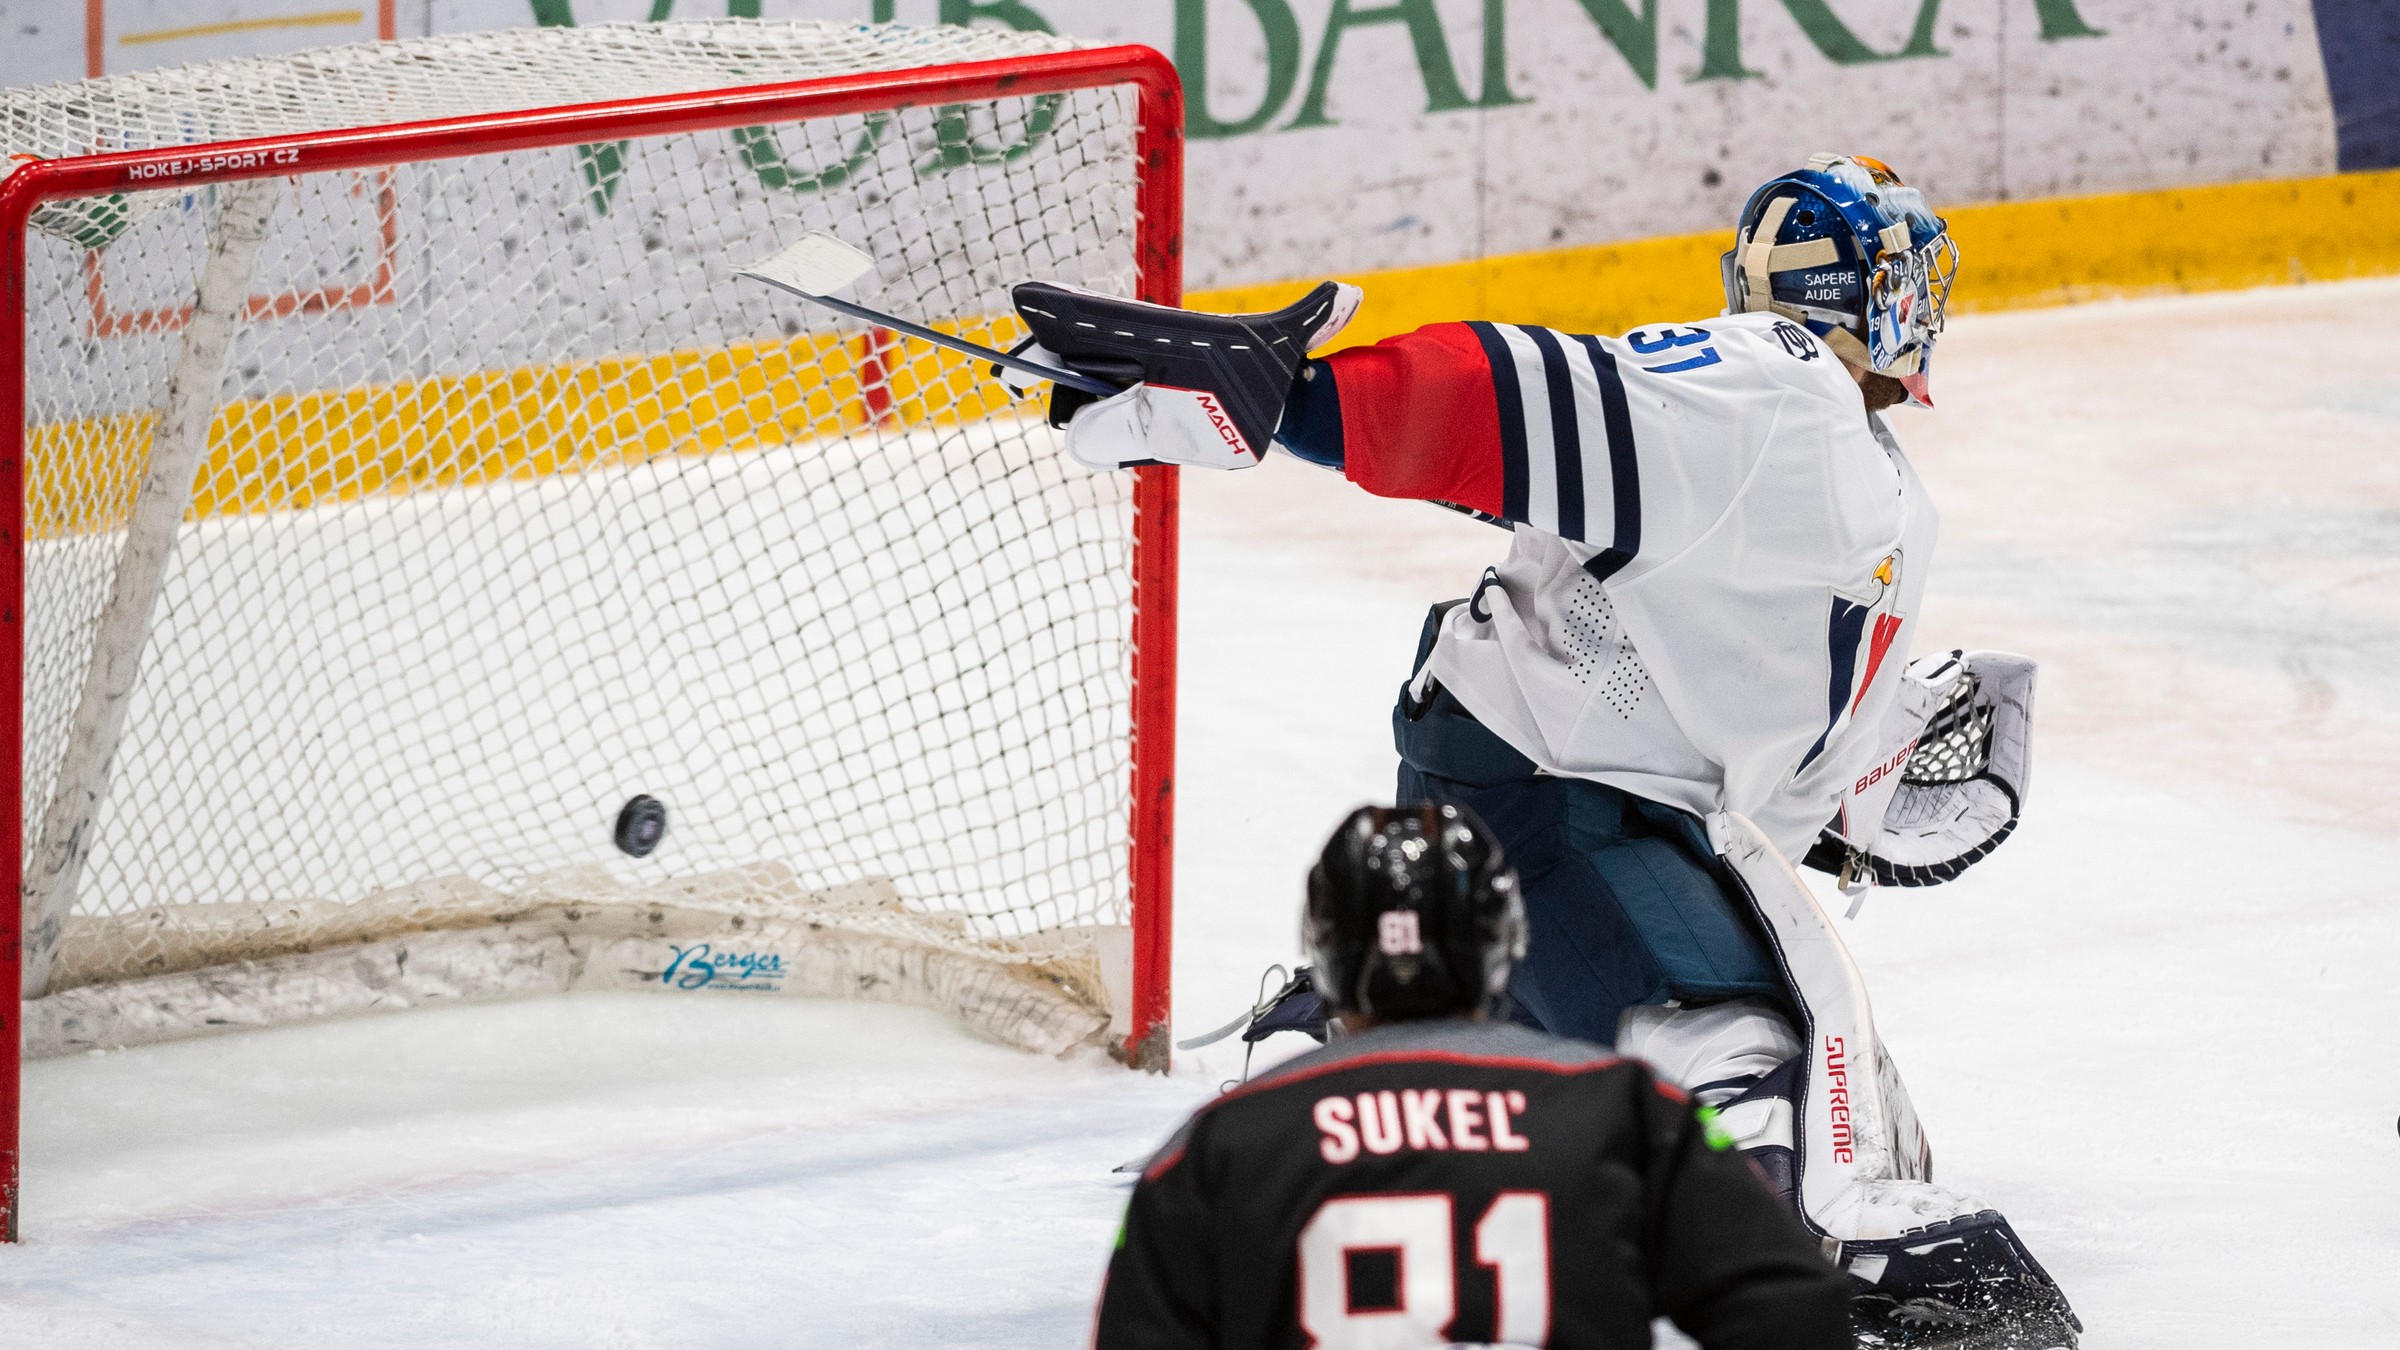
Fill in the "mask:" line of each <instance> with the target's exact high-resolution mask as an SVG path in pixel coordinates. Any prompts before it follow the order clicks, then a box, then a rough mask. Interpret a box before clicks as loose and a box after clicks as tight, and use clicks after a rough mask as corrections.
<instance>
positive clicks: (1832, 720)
mask: <svg viewBox="0 0 2400 1350" xmlns="http://www.w3.org/2000/svg"><path fill="white" fill-rule="evenodd" d="M1900 568H1901V560H1900V550H1898V549H1893V550H1892V551H1891V552H1889V553H1887V554H1885V555H1883V558H1882V560H1881V561H1879V562H1878V563H1876V565H1875V570H1874V571H1873V572H1871V573H1869V574H1868V575H1867V584H1866V585H1865V587H1863V588H1862V589H1861V590H1860V591H1859V592H1857V593H1855V594H1851V593H1846V592H1844V591H1841V590H1838V589H1837V590H1835V591H1834V592H1833V600H1832V607H1831V609H1830V610H1829V612H1828V614H1827V616H1826V622H1825V651H1826V657H1827V667H1828V669H1827V672H1826V673H1827V676H1828V679H1827V683H1826V690H1825V729H1824V730H1823V731H1822V732H1819V733H1818V734H1817V741H1816V744H1814V745H1811V746H1810V747H1808V753H1807V754H1806V755H1804V756H1802V757H1801V760H1800V768H1801V769H1806V768H1807V767H1808V766H1809V765H1810V764H1812V763H1815V762H1816V758H1817V756H1819V755H1821V754H1823V753H1825V746H1826V744H1827V743H1828V742H1830V741H1832V739H1833V738H1834V736H1835V735H1836V734H1837V733H1839V732H1840V731H1841V730H1842V728H1843V727H1844V726H1846V725H1848V723H1849V721H1850V718H1851V716H1852V715H1853V714H1855V713H1857V711H1858V707H1859V705H1860V704H1862V703H1864V702H1866V701H1867V690H1869V689H1871V688H1873V687H1874V685H1875V677H1876V676H1877V675H1878V674H1881V673H1882V671H1883V665H1884V658H1885V657H1887V656H1890V655H1891V652H1892V643H1893V642H1894V641H1895V640H1897V639H1898V638H1899V636H1900V626H1901V624H1902V623H1903V622H1905V616H1903V615H1902V614H1900V613H1899V612H1898V610H1897V608H1896V606H1897V605H1898V603H1899V596H1900ZM1795 772H1797V770H1795Z"/></svg>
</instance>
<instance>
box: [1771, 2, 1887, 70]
mask: <svg viewBox="0 0 2400 1350" xmlns="http://www.w3.org/2000/svg"><path fill="white" fill-rule="evenodd" d="M1783 7H1784V8H1785V9H1786V10H1789V11H1790V12H1791V16H1792V20H1793V22H1795V23H1797V24H1799V25H1800V31H1801V32H1803V33H1806V34H1807V35H1808V40H1809V41H1810V42H1813V43H1815V44H1816V47H1817V50H1818V51H1821V52H1823V53H1825V59H1826V60H1828V61H1831V62H1833V63H1834V64H1835V65H1837V66H1863V65H1866V64H1868V63H1869V62H1873V61H1889V60H1892V59H1893V58H1891V57H1889V56H1886V55H1884V54H1883V53H1882V52H1879V51H1877V50H1875V49H1874V48H1873V47H1870V46H1868V45H1867V44H1866V43H1864V42H1861V41H1859V40H1858V34H1856V33H1853V32H1851V31H1850V26H1849V25H1848V24H1846V23H1843V22H1842V18H1841V16H1840V15H1838V14H1836V13H1834V12H1833V6H1831V5H1828V4H1826V3H1825V0H1783Z"/></svg>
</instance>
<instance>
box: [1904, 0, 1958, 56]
mask: <svg viewBox="0 0 2400 1350" xmlns="http://www.w3.org/2000/svg"><path fill="white" fill-rule="evenodd" d="M1941 12H1942V0H1925V3H1924V4H1922V5H1919V6H1918V7H1917V26H1916V27H1914V28H1912V29H1910V30H1909V32H1908V45H1907V46H1905V47H1902V48H1901V49H1900V51H1899V53H1898V55H1900V56H1905V57H1918V56H1948V55H1949V54H1950V53H1948V52H1946V51H1943V50H1942V49H1941V48H1939V47H1937V46H1935V45H1934V44H1933V24H1934V20H1935V19H1936V18H1938V17H1940V15H1941Z"/></svg>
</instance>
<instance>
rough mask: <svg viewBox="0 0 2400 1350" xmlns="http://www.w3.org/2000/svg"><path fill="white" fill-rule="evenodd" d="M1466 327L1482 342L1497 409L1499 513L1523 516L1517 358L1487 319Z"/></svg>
mask: <svg viewBox="0 0 2400 1350" xmlns="http://www.w3.org/2000/svg"><path fill="white" fill-rule="evenodd" d="M1467 327H1468V328H1470V329H1472V330H1473V331H1474V333H1475V340H1476V341H1477V342H1480V343H1482V344H1483V360H1484V364H1486V365H1488V366H1490V367H1491V368H1492V402H1493V403H1495V404H1497V405H1498V407H1499V411H1500V514H1501V515H1504V516H1506V517H1508V518H1509V519H1510V520H1523V519H1525V517H1526V515H1527V514H1528V513H1529V512H1530V511H1531V510H1532V507H1531V505H1530V501H1531V493H1530V492H1529V491H1528V490H1527V482H1528V470H1527V468H1526V464H1525V392H1524V390H1523V389H1522V388H1520V387H1519V386H1518V384H1517V358H1516V355H1515V354H1514V353H1512V352H1510V351H1509V349H1508V339H1506V338H1504V337H1502V336H1500V330H1498V329H1496V328H1494V327H1492V326H1491V325H1490V324H1488V323H1470V324H1468V325H1467Z"/></svg>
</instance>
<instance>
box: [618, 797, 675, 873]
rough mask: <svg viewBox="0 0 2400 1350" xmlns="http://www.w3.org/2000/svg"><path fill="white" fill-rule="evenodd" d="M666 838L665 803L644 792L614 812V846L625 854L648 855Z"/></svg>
mask: <svg viewBox="0 0 2400 1350" xmlns="http://www.w3.org/2000/svg"><path fill="white" fill-rule="evenodd" d="M666 837H667V806H666V803H664V802H662V801H660V800H659V799H658V798H656V797H653V796H650V795H649V794H648V793H643V794H641V795H639V796H636V797H633V798H632V799H630V800H628V801H627V802H626V803H625V809H624V810H622V811H619V812H617V847H618V848H619V849H621V850H623V851H624V852H625V853H626V854H628V855H630V856H632V857H636V858H647V857H649V856H650V854H651V852H652V851H653V850H655V849H656V848H657V847H658V841H659V840H661V839H664V838H666Z"/></svg>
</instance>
